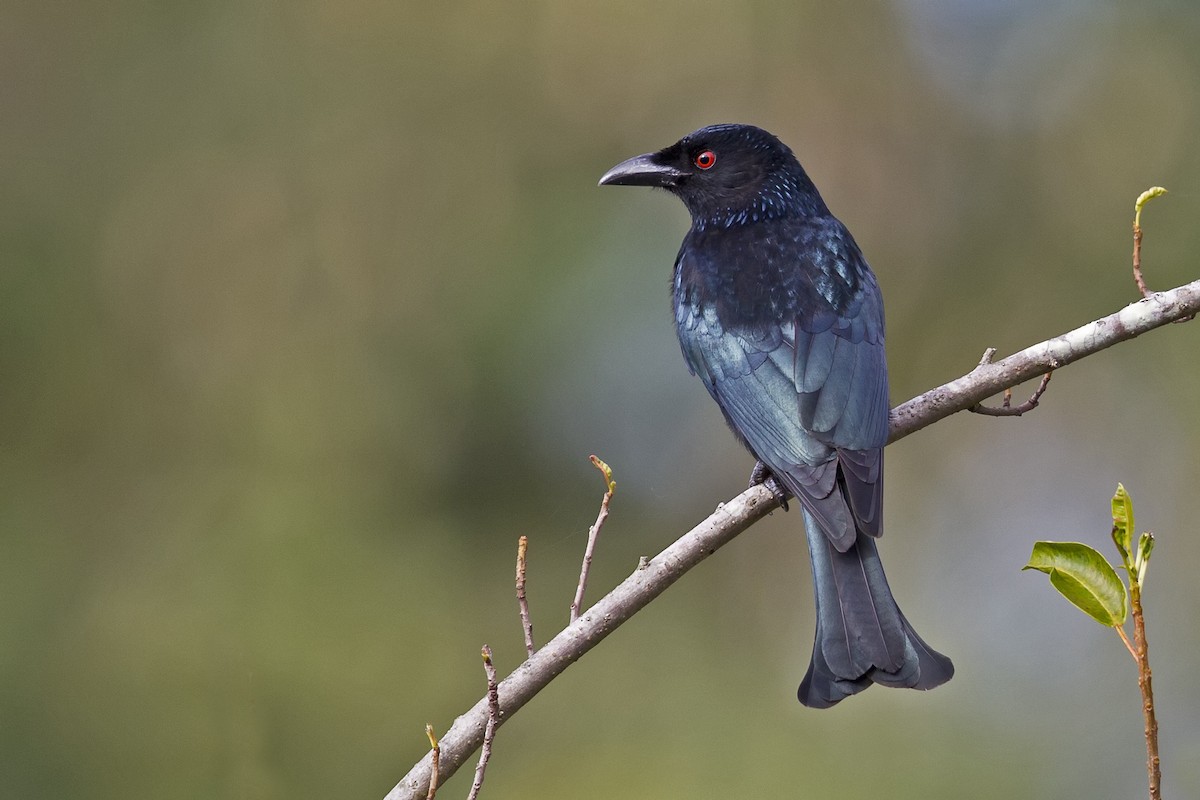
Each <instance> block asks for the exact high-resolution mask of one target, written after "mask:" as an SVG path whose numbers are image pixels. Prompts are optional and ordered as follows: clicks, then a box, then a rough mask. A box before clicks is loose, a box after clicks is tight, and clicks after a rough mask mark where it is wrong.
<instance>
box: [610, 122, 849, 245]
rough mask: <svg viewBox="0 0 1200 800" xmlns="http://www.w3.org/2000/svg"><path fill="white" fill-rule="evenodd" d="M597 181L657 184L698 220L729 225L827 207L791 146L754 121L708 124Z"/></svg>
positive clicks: (818, 212)
mask: <svg viewBox="0 0 1200 800" xmlns="http://www.w3.org/2000/svg"><path fill="white" fill-rule="evenodd" d="M600 185H601V186H605V185H623V186H657V187H661V188H663V189H666V190H667V191H669V192H671V193H672V194H675V195H677V196H678V197H679V199H680V200H682V201H683V203H684V205H686V206H687V208H688V211H690V212H691V215H692V219H693V221H695V222H696V223H698V224H705V223H708V222H713V223H725V224H727V225H729V224H733V223H734V222H737V221H750V220H758V219H769V218H776V217H780V216H787V215H791V214H804V215H808V216H820V215H824V214H828V213H829V210H828V209H827V208H826V207H825V203H824V202H823V201H822V200H821V196H820V194H819V193H818V192H817V190H816V187H814V186H813V184H812V181H810V180H809V178H808V175H807V174H805V172H804V169H803V168H802V167H801V166H800V163H799V162H798V161H796V157H795V156H794V155H792V151H791V150H790V149H789V148H788V146H787V145H785V144H784V143H783V142H781V141H779V139H777V138H775V137H774V136H773V135H771V134H770V133H767V132H766V131H764V130H763V129H762V128H756V127H754V126H753V125H711V126H709V127H707V128H701V129H700V130H698V131H695V132H694V133H689V134H688V135H687V136H685V137H683V138H682V139H680V140H679V141H678V142H676V143H675V144H673V145H671V146H670V147H667V148H664V149H662V150H659V151H658V152H656V153H646V154H645V155H641V156H636V157H634V158H631V159H629V160H627V161H622V162H621V163H620V164H617V165H616V166H615V167H613V168H612V169H610V170H609V171H608V172H606V173H605V174H604V177H602V178H601V179H600Z"/></svg>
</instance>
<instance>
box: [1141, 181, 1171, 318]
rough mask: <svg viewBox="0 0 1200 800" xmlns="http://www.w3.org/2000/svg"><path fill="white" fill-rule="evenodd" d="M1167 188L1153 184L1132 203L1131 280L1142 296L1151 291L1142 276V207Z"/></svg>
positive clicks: (1162, 193) (1165, 191) (1164, 192)
mask: <svg viewBox="0 0 1200 800" xmlns="http://www.w3.org/2000/svg"><path fill="white" fill-rule="evenodd" d="M1166 193H1167V190H1166V189H1164V188H1162V187H1161V186H1153V187H1151V188H1149V189H1147V190H1146V191H1144V192H1142V193H1141V194H1140V195H1138V199H1137V201H1136V202H1135V203H1134V204H1133V280H1134V282H1135V283H1136V284H1137V287H1138V291H1139V292H1141V293H1142V297H1149V296H1150V295H1151V294H1153V292H1151V291H1150V290H1149V289H1147V288H1146V279H1145V278H1143V277H1142V208H1143V207H1144V206H1145V205H1146V203H1148V202H1150V201H1151V200H1153V199H1154V198H1155V197H1159V196H1160V195H1164V194H1166Z"/></svg>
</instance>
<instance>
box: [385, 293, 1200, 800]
mask: <svg viewBox="0 0 1200 800" xmlns="http://www.w3.org/2000/svg"><path fill="white" fill-rule="evenodd" d="M1197 312H1200V281H1194V282H1192V283H1189V284H1186V285H1184V286H1180V287H1178V288H1175V289H1172V290H1170V291H1166V292H1157V293H1155V294H1153V295H1151V296H1150V297H1148V298H1146V299H1144V300H1141V301H1139V302H1137V303H1133V304H1132V305H1129V306H1126V307H1125V308H1123V309H1121V310H1120V311H1118V312H1116V313H1115V314H1111V315H1109V316H1107V317H1104V318H1103V319H1099V320H1096V321H1095V322H1090V323H1088V324H1087V325H1084V326H1082V327H1080V328H1077V329H1075V330H1073V331H1070V332H1069V333H1065V334H1063V335H1062V336H1058V337H1056V338H1054V339H1051V340H1049V341H1045V342H1041V343H1040V344H1035V345H1033V346H1032V347H1028V348H1026V349H1025V350H1022V351H1021V352H1019V353H1016V354H1014V355H1011V356H1009V357H1008V358H1005V359H1003V360H1002V361H998V362H996V363H994V364H993V363H989V364H981V365H980V366H978V367H976V368H975V369H973V370H972V371H971V372H970V373H968V374H966V375H963V376H962V377H960V378H958V379H956V380H953V381H951V382H950V383H947V384H945V385H944V386H940V387H938V388H936V389H932V390H930V391H928V392H925V393H924V394H922V395H921V396H919V397H916V398H913V399H912V400H909V401H908V402H906V403H904V404H902V405H900V406H898V407H896V408H894V409H892V413H891V420H890V421H891V439H890V441H893V442H894V441H897V440H899V439H903V438H904V437H905V436H908V435H909V434H911V433H915V432H917V431H919V430H921V429H922V428H925V427H927V426H929V425H932V424H934V423H935V422H938V421H939V420H942V419H944V418H946V417H948V416H950V415H951V414H954V413H955V412H958V411H964V410H966V409H967V408H970V407H971V406H973V405H975V404H976V403H979V402H980V401H982V400H985V399H987V398H988V397H991V396H992V395H994V394H996V393H997V392H1000V391H1003V390H1004V389H1005V388H1007V387H1010V386H1016V385H1018V384H1020V383H1022V382H1024V381H1027V380H1029V379H1031V378H1033V377H1035V376H1037V375H1041V374H1044V373H1045V372H1046V371H1047V370H1048V369H1051V362H1057V364H1058V365H1059V367H1060V368H1061V367H1065V366H1066V365H1068V364H1070V363H1072V362H1074V361H1078V360H1079V359H1081V358H1084V357H1086V356H1089V355H1092V354H1093V353H1097V352H1099V351H1101V350H1103V349H1105V348H1107V347H1111V346H1113V345H1114V344H1117V343H1118V342H1124V341H1128V340H1129V339H1132V338H1134V337H1135V336H1138V335H1140V334H1143V333H1145V332H1147V331H1150V330H1153V329H1155V328H1157V327H1160V326H1162V325H1166V324H1168V323H1171V322H1175V321H1176V320H1180V319H1184V318H1186V317H1189V316H1194V315H1195V314H1196V313H1197ZM776 507H777V505H776V501H775V498H774V497H772V495H771V492H770V490H769V489H767V488H766V487H765V486H755V487H753V488H751V489H747V490H746V491H744V492H742V493H741V494H739V495H738V496H737V497H735V498H733V499H732V500H729V501H728V502H726V503H724V504H723V505H721V506H720V507H719V508H718V509H717V510H716V511H715V512H714V513H713V514H711V515H710V516H709V517H708V518H707V519H706V520H704V521H703V522H701V523H700V524H699V525H697V526H696V527H695V528H693V529H692V530H691V531H689V532H688V533H686V534H684V536H682V537H681V538H680V539H678V540H677V541H676V542H674V543H673V544H671V545H670V546H669V547H667V548H666V549H665V550H663V552H662V553H660V554H658V555H657V556H655V557H654V558H652V559H650V560H649V561H648V562H647V563H646V564H645V566H641V565H639V568H638V569H637V570H636V571H635V572H634V573H633V574H632V575H630V576H629V577H628V578H626V579H625V580H624V581H623V582H622V583H621V584H620V585H619V586H617V587H616V588H615V589H613V590H612V591H611V592H609V593H608V594H607V595H606V596H605V597H603V598H601V599H600V600H599V601H598V602H597V603H596V604H595V605H594V606H592V608H591V613H590V614H589V615H588V616H587V617H585V618H583V619H580V620H579V621H577V622H576V623H574V624H573V625H570V626H568V627H567V628H566V629H565V630H563V631H561V632H560V633H559V634H558V635H557V636H555V637H554V638H553V639H551V640H550V641H549V642H547V643H546V644H545V645H543V646H542V648H541V649H540V650H538V651H537V652H536V653H535V654H534V655H533V657H532V658H530V659H528V660H527V661H526V662H525V663H524V664H522V665H521V666H519V667H518V668H517V669H516V670H514V671H513V673H512V674H511V675H509V676H508V677H507V678H505V679H504V680H503V681H502V682H501V683H500V687H499V688H500V709H501V714H502V715H501V717H500V721H499V722H498V723H497V725H499V724H503V722H504V721H505V720H508V719H510V718H511V717H512V715H513V714H515V713H516V712H517V711H518V710H519V709H520V708H521V707H522V706H524V705H525V704H526V703H528V702H529V701H530V700H531V699H532V698H533V697H534V695H536V694H537V693H538V692H539V691H541V690H542V689H543V688H544V687H545V686H546V685H547V684H549V683H550V682H551V681H552V680H554V679H555V678H556V677H558V675H560V674H562V671H563V670H565V669H566V668H567V667H569V666H570V665H571V664H573V663H575V662H576V661H578V660H579V659H580V658H581V657H582V656H583V655H584V654H585V653H587V652H588V651H589V650H591V649H592V648H593V647H595V646H596V645H597V644H599V643H600V642H601V641H603V640H604V638H605V637H606V636H608V635H609V634H610V633H612V632H613V631H614V630H616V629H617V628H618V627H620V626H621V624H623V623H624V622H625V621H626V620H628V619H629V618H630V617H631V616H633V615H634V614H636V613H637V612H638V611H640V610H641V609H642V608H645V607H646V605H648V604H649V603H650V602H651V601H653V600H654V598H656V597H658V596H659V595H660V594H662V593H663V592H664V591H666V589H667V587H669V586H670V585H671V584H673V583H674V582H675V581H677V580H679V579H680V578H681V577H683V575H684V574H685V573H686V572H687V571H688V570H690V569H692V568H693V567H695V566H696V565H697V564H699V563H700V562H701V561H703V560H704V559H705V558H707V557H708V556H710V555H712V554H713V553H715V552H716V551H717V550H718V549H720V548H721V547H722V546H724V545H725V544H727V543H728V542H730V541H732V540H733V538H734V537H736V536H737V535H738V534H739V533H741V532H742V531H744V530H745V529H746V528H748V527H750V526H751V525H753V524H754V523H755V522H757V521H758V520H760V519H762V518H763V517H765V516H767V514H768V513H769V512H770V511H771V510H772V509H774V508H776ZM487 718H488V701H487V698H484V699H481V700H479V701H478V702H477V703H476V704H475V705H474V707H472V708H471V709H470V710H469V711H467V712H466V713H465V714H463V715H462V716H461V717H459V718H458V719H457V720H456V721H455V723H454V725H453V726H452V727H451V728H450V730H449V731H447V732H446V734H445V735H444V736H443V737H442V740H441V745H442V753H441V767H442V770H443V772H445V773H446V775H447V776H449V775H451V774H453V773H454V771H455V770H457V769H458V768H459V767H460V766H462V765H463V764H464V763H466V760H467V759H468V758H470V755H471V753H473V752H474V751H475V749H476V748H478V747H479V746H480V744H481V743H482V741H483V734H484V723H485V721H486V720H487ZM429 775H430V757H429V756H428V755H427V756H426V757H425V758H423V759H422V760H421V761H419V762H418V763H417V764H415V765H414V766H413V767H412V769H411V770H409V773H408V774H407V775H406V776H405V777H404V778H403V779H402V780H401V781H400V782H399V783H397V784H396V786H395V787H394V788H393V789H392V791H391V792H389V793H388V795H387V800H420V798H422V797H424V796H425V790H426V788H427V787H428V785H429Z"/></svg>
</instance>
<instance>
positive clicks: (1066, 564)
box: [1022, 542, 1126, 628]
mask: <svg viewBox="0 0 1200 800" xmlns="http://www.w3.org/2000/svg"><path fill="white" fill-rule="evenodd" d="M1022 569H1036V570H1037V571H1039V572H1044V573H1046V574H1047V575H1049V576H1050V583H1051V585H1053V586H1054V588H1055V589H1058V591H1059V594H1061V595H1062V596H1063V597H1065V598H1067V599H1068V600H1070V601H1071V602H1072V603H1074V604H1075V606H1076V607H1077V608H1079V609H1080V610H1082V611H1084V612H1086V613H1087V614H1088V615H1089V616H1091V617H1092V619H1094V620H1096V621H1097V622H1099V623H1100V624H1101V625H1108V626H1109V627H1113V628H1115V627H1117V626H1118V625H1122V624H1124V622H1125V613H1126V611H1125V608H1126V606H1125V584H1123V583H1121V579H1120V578H1118V577H1117V572H1116V570H1114V569H1113V568H1112V565H1111V564H1109V563H1108V561H1106V560H1105V559H1104V556H1102V555H1100V554H1099V553H1098V552H1096V550H1095V549H1094V548H1091V547H1088V546H1087V545H1086V544H1080V543H1079V542H1036V543H1035V544H1034V545H1033V554H1032V555H1031V556H1030V557H1029V563H1028V564H1026V565H1025V566H1024V567H1022Z"/></svg>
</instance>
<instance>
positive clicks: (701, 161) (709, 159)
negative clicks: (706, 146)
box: [693, 150, 717, 169]
mask: <svg viewBox="0 0 1200 800" xmlns="http://www.w3.org/2000/svg"><path fill="white" fill-rule="evenodd" d="M693 161H694V162H695V164H696V166H697V167H699V168H700V169H712V168H713V166H714V165H715V164H716V163H717V154H716V153H714V152H713V151H712V150H704V151H702V152H700V153H699V154H698V155H697V156H696V157H695V158H694V159H693Z"/></svg>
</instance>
